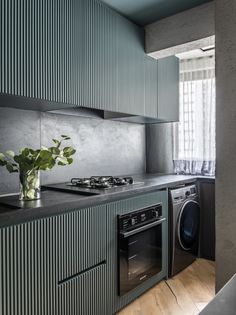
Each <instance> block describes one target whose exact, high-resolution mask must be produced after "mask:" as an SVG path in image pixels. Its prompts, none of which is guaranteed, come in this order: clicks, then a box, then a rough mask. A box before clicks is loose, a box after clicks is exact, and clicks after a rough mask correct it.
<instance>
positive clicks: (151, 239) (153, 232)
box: [118, 203, 166, 296]
mask: <svg viewBox="0 0 236 315" xmlns="http://www.w3.org/2000/svg"><path fill="white" fill-rule="evenodd" d="M165 220H166V218H164V217H162V205H161V203H160V204H156V205H154V206H151V207H148V208H145V209H141V210H137V211H133V212H131V213H128V214H124V215H119V216H118V257H119V258H118V282H119V288H118V291H119V295H120V296H121V295H124V294H126V293H127V292H129V291H131V290H133V289H134V288H136V287H137V286H139V285H140V284H141V283H143V282H144V281H146V280H147V279H149V278H151V277H152V276H154V275H156V274H158V273H159V272H161V271H162V267H163V266H162V247H163V241H162V229H163V223H164V222H165Z"/></svg>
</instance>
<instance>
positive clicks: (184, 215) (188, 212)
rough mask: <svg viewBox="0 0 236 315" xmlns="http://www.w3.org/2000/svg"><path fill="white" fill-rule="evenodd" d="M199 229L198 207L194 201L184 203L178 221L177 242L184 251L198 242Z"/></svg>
mask: <svg viewBox="0 0 236 315" xmlns="http://www.w3.org/2000/svg"><path fill="white" fill-rule="evenodd" d="M199 227H200V206H199V203H198V202H196V201H194V200H188V201H186V202H185V203H184V205H183V207H182V209H181V211H180V214H179V219H178V227H177V228H178V240H179V244H180V246H181V247H182V249H184V250H191V249H192V248H193V246H194V245H195V244H196V242H198V237H199Z"/></svg>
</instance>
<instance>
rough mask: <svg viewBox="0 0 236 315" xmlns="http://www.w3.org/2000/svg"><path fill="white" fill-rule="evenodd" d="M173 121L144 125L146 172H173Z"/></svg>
mask: <svg viewBox="0 0 236 315" xmlns="http://www.w3.org/2000/svg"><path fill="white" fill-rule="evenodd" d="M172 141H173V123H162V124H153V125H146V148H147V149H146V158H147V162H146V163H147V167H146V169H147V173H166V174H168V173H173V143H172Z"/></svg>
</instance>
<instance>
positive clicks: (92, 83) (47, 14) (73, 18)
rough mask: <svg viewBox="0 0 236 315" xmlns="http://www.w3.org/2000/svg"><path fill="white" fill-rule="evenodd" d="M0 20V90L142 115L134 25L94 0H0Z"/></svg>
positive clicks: (139, 42) (140, 41) (141, 70)
mask: <svg viewBox="0 0 236 315" xmlns="http://www.w3.org/2000/svg"><path fill="white" fill-rule="evenodd" d="M0 18H1V23H0V35H1V39H0V68H1V73H0V94H3V95H17V96H23V97H30V98H35V99H40V100H46V101H52V102H59V103H65V104H68V106H69V104H70V105H75V106H84V107H90V108H96V109H105V110H108V111H109V110H110V111H117V112H124V113H130V114H135V115H144V114H145V95H144V90H145V86H144V81H145V56H146V55H145V52H144V30H143V29H141V28H140V27H138V26H137V25H134V24H133V23H131V22H130V21H128V20H127V19H125V18H124V17H122V16H120V15H119V14H117V13H116V12H115V11H113V10H111V9H110V8H109V7H107V6H106V5H105V4H103V3H102V2H100V1H99V0H50V1H47V0H0ZM0 105H1V104H0ZM20 106H24V105H20ZM58 106H59V105H58ZM65 107H66V105H65Z"/></svg>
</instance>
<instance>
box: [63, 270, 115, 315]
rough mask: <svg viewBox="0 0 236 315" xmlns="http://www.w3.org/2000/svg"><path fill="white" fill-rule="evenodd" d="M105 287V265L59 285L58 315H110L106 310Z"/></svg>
mask: <svg viewBox="0 0 236 315" xmlns="http://www.w3.org/2000/svg"><path fill="white" fill-rule="evenodd" d="M107 289H108V288H107V271H106V265H101V266H99V267H95V268H94V269H91V270H90V271H87V272H85V273H84V274H82V275H80V276H78V277H76V278H74V279H72V280H69V281H67V282H66V283H63V284H61V285H59V289H58V290H59V299H58V301H59V312H58V315H112V314H111V313H108V310H107V309H108V306H107V303H110V301H108V300H107Z"/></svg>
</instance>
